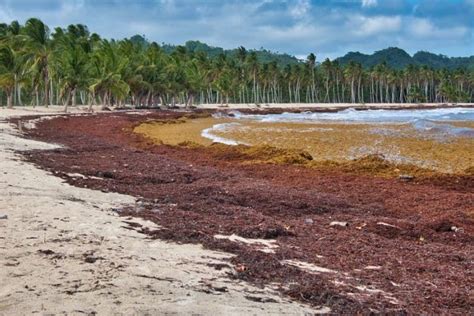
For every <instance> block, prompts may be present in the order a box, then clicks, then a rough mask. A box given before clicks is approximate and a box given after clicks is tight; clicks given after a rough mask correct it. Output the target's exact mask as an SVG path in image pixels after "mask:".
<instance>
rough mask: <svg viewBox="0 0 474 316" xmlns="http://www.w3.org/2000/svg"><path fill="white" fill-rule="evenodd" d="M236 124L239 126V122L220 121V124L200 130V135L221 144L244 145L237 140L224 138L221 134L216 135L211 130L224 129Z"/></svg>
mask: <svg viewBox="0 0 474 316" xmlns="http://www.w3.org/2000/svg"><path fill="white" fill-rule="evenodd" d="M236 126H241V124H239V123H222V124H216V125H214V126H212V127H210V128H206V129H204V130H203V131H202V132H201V136H202V137H204V138H207V139H210V140H212V142H214V143H221V144H226V145H231V146H236V145H246V144H245V143H242V142H238V141H236V140H233V139H228V138H224V137H221V136H217V135H215V134H213V132H216V131H226V130H229V129H230V128H233V127H236Z"/></svg>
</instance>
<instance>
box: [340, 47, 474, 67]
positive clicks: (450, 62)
mask: <svg viewBox="0 0 474 316" xmlns="http://www.w3.org/2000/svg"><path fill="white" fill-rule="evenodd" d="M337 61H339V63H340V64H342V65H345V64H347V63H349V62H350V61H355V62H358V63H360V64H362V66H363V67H364V68H370V67H373V66H375V65H377V64H380V63H382V62H386V63H387V65H389V66H390V67H392V68H396V69H402V68H405V67H406V66H408V65H418V66H422V65H426V66H428V67H433V68H436V69H440V68H448V69H456V68H473V69H474V56H471V57H447V56H444V55H436V54H433V53H430V52H425V51H420V52H417V53H416V54H415V55H413V57H412V56H410V55H409V54H408V53H407V52H405V51H404V50H403V49H400V48H396V47H389V48H386V49H383V50H379V51H376V52H375V53H373V54H372V55H367V54H362V53H359V52H349V53H347V54H346V55H345V56H343V57H339V58H337Z"/></svg>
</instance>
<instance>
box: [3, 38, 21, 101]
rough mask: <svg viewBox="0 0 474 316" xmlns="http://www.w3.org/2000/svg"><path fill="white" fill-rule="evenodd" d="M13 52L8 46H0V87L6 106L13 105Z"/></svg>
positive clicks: (14, 65)
mask: <svg viewBox="0 0 474 316" xmlns="http://www.w3.org/2000/svg"><path fill="white" fill-rule="evenodd" d="M16 58H17V57H16V56H15V52H14V51H13V50H12V49H11V48H10V47H8V46H3V47H1V48H0V87H1V88H3V89H4V90H5V92H6V95H7V108H12V107H13V91H14V88H15V83H16V81H15V71H16V65H17V62H16Z"/></svg>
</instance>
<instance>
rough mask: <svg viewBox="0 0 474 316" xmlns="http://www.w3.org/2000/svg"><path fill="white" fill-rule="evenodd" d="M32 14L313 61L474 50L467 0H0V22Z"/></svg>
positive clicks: (471, 5) (114, 33)
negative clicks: (382, 52) (354, 54)
mask: <svg viewBox="0 0 474 316" xmlns="http://www.w3.org/2000/svg"><path fill="white" fill-rule="evenodd" d="M33 16H34V17H39V18H41V19H42V20H43V21H45V22H46V23H47V24H48V25H50V26H53V27H55V26H66V25H68V24H71V23H83V24H86V25H88V26H89V29H90V30H91V31H92V32H96V33H99V34H100V35H102V36H104V37H107V38H116V39H118V38H123V37H130V36H132V35H134V34H143V35H145V36H146V38H148V39H149V40H152V41H156V42H158V43H162V42H166V43H173V44H181V43H184V42H185V41H187V40H190V39H197V40H200V41H203V42H206V43H208V44H210V45H213V46H220V47H224V48H234V47H237V46H240V45H243V46H245V47H247V48H260V47H264V48H267V49H270V50H273V51H279V52H286V53H290V54H293V55H296V56H299V57H302V56H306V55H307V54H308V53H310V52H314V53H316V54H317V56H318V59H320V60H321V59H323V58H325V57H329V58H334V57H338V56H341V55H344V54H345V53H346V52H348V51H361V52H365V53H372V52H373V51H374V50H379V49H383V48H386V47H388V46H398V47H401V48H403V49H405V50H407V51H408V52H409V53H415V52H416V51H418V50H428V51H432V52H435V53H440V54H445V55H448V56H467V55H474V0H135V1H133V0H128V1H125V0H0V21H4V22H10V21H12V20H18V21H20V22H22V23H23V22H24V21H25V20H26V19H27V18H29V17H33Z"/></svg>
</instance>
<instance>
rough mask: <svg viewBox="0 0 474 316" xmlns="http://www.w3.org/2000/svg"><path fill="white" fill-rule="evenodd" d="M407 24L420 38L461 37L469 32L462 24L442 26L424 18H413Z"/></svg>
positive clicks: (413, 33) (412, 32) (409, 29)
mask: <svg viewBox="0 0 474 316" xmlns="http://www.w3.org/2000/svg"><path fill="white" fill-rule="evenodd" d="M407 25H408V31H409V32H410V33H411V34H412V35H414V36H415V37H417V38H420V39H459V38H462V37H464V36H466V35H467V33H468V32H469V30H468V29H467V28H466V27H462V26H457V27H447V28H440V27H438V26H436V25H434V24H433V23H432V22H431V21H430V20H428V19H424V18H412V19H410V20H409V21H408V24H407Z"/></svg>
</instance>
